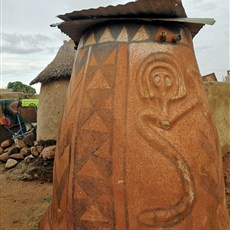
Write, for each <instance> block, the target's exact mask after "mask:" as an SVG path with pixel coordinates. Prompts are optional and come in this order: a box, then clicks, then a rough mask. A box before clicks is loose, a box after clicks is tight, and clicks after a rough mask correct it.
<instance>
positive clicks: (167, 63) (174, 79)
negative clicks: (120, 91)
mask: <svg viewBox="0 0 230 230" xmlns="http://www.w3.org/2000/svg"><path fill="white" fill-rule="evenodd" d="M137 84H138V90H139V92H140V98H142V99H144V103H143V104H144V106H143V107H142V108H141V109H140V110H139V111H138V112H137V113H136V125H137V130H138V131H139V133H140V134H141V136H142V137H143V138H144V139H145V140H146V141H147V142H148V144H149V145H150V146H152V148H154V149H155V150H156V151H157V152H158V153H160V154H162V155H163V156H164V157H165V158H167V159H168V160H169V161H170V162H171V163H172V164H173V166H174V167H175V168H176V170H177V172H178V174H179V175H180V178H181V184H182V187H183V195H182V196H181V198H180V199H179V200H178V201H177V203H176V204H172V205H171V206H168V207H158V208H149V209H145V210H143V211H141V212H140V213H139V214H138V215H137V221H138V223H139V224H142V225H144V226H146V227H170V226H173V225H175V224H177V223H179V222H180V221H182V220H183V219H184V218H185V217H186V216H187V215H188V214H189V213H190V212H191V210H192V207H193V205H194V201H195V187H194V182H193V177H192V174H191V172H190V169H189V166H188V164H187V162H186V160H185V159H184V157H183V156H182V155H181V154H180V153H179V151H178V150H177V149H176V147H175V146H174V145H173V144H172V143H170V141H169V140H167V139H166V138H165V137H163V136H162V135H160V132H159V130H165V132H169V130H170V129H171V128H172V125H173V124H175V122H176V121H177V120H179V119H180V118H181V116H182V115H185V114H186V113H188V112H189V111H190V110H191V109H192V108H193V107H194V106H195V105H196V104H197V100H195V99H192V100H190V101H188V100H187V101H186V100H185V102H184V104H183V106H180V107H179V109H178V110H177V111H176V112H174V113H173V114H170V113H169V108H170V105H171V104H172V102H174V101H176V100H178V99H182V98H184V97H185V96H186V88H185V85H184V81H183V75H182V73H181V70H180V68H178V66H177V64H176V63H175V62H174V58H173V57H172V56H171V55H169V54H166V53H155V54H153V55H150V56H149V57H147V58H146V59H145V60H144V61H143V63H142V64H141V66H140V69H139V71H138V74H137Z"/></svg>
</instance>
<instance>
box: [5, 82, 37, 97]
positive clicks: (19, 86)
mask: <svg viewBox="0 0 230 230" xmlns="http://www.w3.org/2000/svg"><path fill="white" fill-rule="evenodd" d="M7 89H12V90H13V92H23V93H26V94H33V95H34V94H36V90H35V89H34V88H33V87H31V86H29V85H25V84H23V83H22V82H20V81H15V82H9V83H8V85H7Z"/></svg>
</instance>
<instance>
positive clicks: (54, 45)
mask: <svg viewBox="0 0 230 230" xmlns="http://www.w3.org/2000/svg"><path fill="white" fill-rule="evenodd" d="M150 1H151V0H150ZM0 2H1V12H0V15H1V17H0V18H1V23H0V24H1V28H0V30H1V37H0V40H1V82H0V84H1V85H0V88H1V87H6V85H7V83H8V82H13V81H21V82H23V83H24V84H29V82H30V81H32V80H33V79H34V78H35V77H36V76H37V75H38V74H39V73H40V72H41V71H42V70H43V69H44V68H45V67H46V66H47V65H48V64H49V63H50V62H51V61H52V60H53V58H54V57H55V55H56V53H57V51H58V49H59V47H60V46H61V45H62V43H63V41H64V40H68V39H69V38H68V37H67V36H66V35H64V34H62V33H61V31H60V30H59V29H57V28H52V27H50V26H49V25H50V24H52V23H56V22H60V20H59V19H58V18H56V16H57V15H59V14H64V13H67V12H72V11H74V10H81V9H88V8H95V7H99V6H107V5H117V4H123V3H126V2H128V1H127V0H84V1H82V0H39V1H38V0H23V1H19V0H0ZM182 2H183V5H184V8H185V10H186V13H187V16H188V17H191V18H194V17H196V18H214V19H215V20H216V23H215V24H214V25H213V26H208V25H206V26H205V27H203V29H202V30H201V31H200V32H199V34H198V35H196V37H195V38H194V40H193V41H194V47H195V53H196V57H197V60H198V64H199V67H200V71H201V74H202V75H206V74H209V73H212V72H215V73H216V75H217V78H218V80H222V79H223V77H224V76H225V75H226V72H227V70H228V69H230V64H229V62H230V61H229V59H230V58H229V56H230V46H229V24H230V22H229V21H230V19H229V11H230V9H229V8H230V7H229V0H221V1H217V0H183V1H182ZM34 86H35V88H36V90H37V91H38V90H39V84H37V85H34Z"/></svg>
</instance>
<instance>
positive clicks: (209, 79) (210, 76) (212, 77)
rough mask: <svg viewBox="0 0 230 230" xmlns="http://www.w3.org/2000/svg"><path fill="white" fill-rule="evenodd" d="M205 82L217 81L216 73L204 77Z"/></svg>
mask: <svg viewBox="0 0 230 230" xmlns="http://www.w3.org/2000/svg"><path fill="white" fill-rule="evenodd" d="M202 80H203V81H217V78H216V75H215V73H210V74H207V75H205V76H202Z"/></svg>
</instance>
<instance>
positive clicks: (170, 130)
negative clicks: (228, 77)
mask: <svg viewBox="0 0 230 230" xmlns="http://www.w3.org/2000/svg"><path fill="white" fill-rule="evenodd" d="M141 2H142V3H143V4H147V3H146V2H148V1H138V2H135V3H132V5H131V6H133V7H135V6H138V7H139V5H140V3H141ZM149 2H150V1H149ZM152 2H154V1H152ZM155 2H157V1H155ZM158 2H159V1H158ZM166 2H173V1H162V3H161V4H166ZM179 3H180V2H179V1H175V4H177V5H174V6H178V4H179ZM128 6H130V5H128ZM164 6H165V5H164ZM125 7H126V6H125ZM138 7H137V8H138ZM180 7H182V6H181V5H180ZM156 8H157V7H156ZM163 8H164V7H163ZM108 9H110V8H108ZM129 9H131V8H129ZM132 9H133V8H132ZM138 9H139V8H138ZM146 9H149V8H148V7H147V8H146V7H145V10H146ZM157 9H158V10H159V8H157ZM170 9H171V8H170ZM180 9H181V8H180ZM103 10H104V11H106V8H102V9H101V8H99V9H98V11H99V12H100V13H103ZM122 10H124V9H123V8H122V9H120V12H123V11H122ZM140 11H141V10H140ZM172 11H173V10H172ZM138 12H139V11H138ZM154 12H155V11H154ZM169 12H171V11H169ZM178 12H179V13H180V12H182V13H183V10H181V11H180V10H176V13H178ZM86 13H87V12H86ZM91 13H93V12H91ZM139 13H140V12H139ZM164 14H166V13H164ZM72 15H73V20H72V21H71V20H69V21H68V20H66V22H65V23H63V24H62V25H60V26H59V28H60V27H61V29H62V30H63V31H65V32H66V33H67V34H68V33H69V34H70V36H72V35H73V36H75V34H76V33H74V32H73V31H74V29H75V28H76V25H77V24H78V20H77V19H76V17H75V16H76V15H75V16H74V13H72ZM65 16H66V17H67V16H68V15H65ZM142 16H143V15H142ZM168 16H170V15H168ZM110 17H111V15H110ZM114 17H115V16H114ZM129 17H130V14H129ZM63 18H64V17H63ZM79 18H80V19H79V21H80V20H82V21H84V19H81V13H80V16H79ZM98 18H99V19H101V17H99V16H98ZM69 19H71V16H69ZM75 19H76V20H75ZM129 19H130V18H129ZM85 20H86V19H85ZM185 21H186V20H185ZM79 23H81V22H79ZM82 23H83V22H82ZM93 23H95V22H93ZM196 25H197V24H193V27H192V26H190V29H189V26H187V25H186V23H181V22H176V21H170V19H168V21H164V20H163V19H162V20H157V21H153V22H150V21H146V17H145V18H144V19H143V20H140V19H138V20H137V19H130V20H118V19H117V20H114V19H113V21H112V22H111V19H108V20H107V21H106V22H105V21H104V22H103V23H102V24H101V23H100V24H98V25H94V26H93V25H91V27H90V28H89V29H88V30H87V31H86V32H84V33H83V35H82V36H81V39H80V40H79V41H78V40H77V39H75V40H74V37H73V36H72V37H71V38H72V39H73V40H74V41H75V43H78V42H79V44H78V52H77V56H76V60H75V64H74V68H73V72H72V76H71V80H70V85H69V89H68V93H67V103H66V107H65V111H64V115H63V118H62V123H61V128H60V132H59V138H58V147H57V152H56V158H55V169H54V193H53V201H52V204H51V205H50V207H49V209H48V210H47V212H46V213H45V215H44V217H43V219H42V221H41V224H40V229H44V230H48V229H55V230H56V229H61V230H67V229H68V230H70V229H79V230H85V229H87V230H88V229H98V230H102V229H103V230H105V229H109V230H110V229H111V230H112V229H113V230H115V229H117V230H125V229H126V230H128V229H129V230H142V229H143V230H144V229H153V230H156V229H166V230H169V229H170V230H179V229H180V230H188V229H189V230H197V229H219V230H226V229H229V222H228V221H229V219H228V214H227V210H226V204H225V195H224V182H223V174H222V160H221V153H220V147H219V143H218V139H217V133H216V129H215V127H214V125H213V120H212V117H211V113H210V109H209V106H208V101H207V99H206V95H205V91H204V88H203V85H202V79H201V76H200V73H199V69H198V66H197V62H196V58H195V55H194V50H193V44H192V35H191V33H193V35H194V33H195V32H194V30H191V28H195V27H196ZM78 26H80V24H78ZM65 28H66V30H65ZM191 31H192V32H191Z"/></svg>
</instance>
